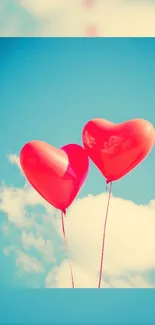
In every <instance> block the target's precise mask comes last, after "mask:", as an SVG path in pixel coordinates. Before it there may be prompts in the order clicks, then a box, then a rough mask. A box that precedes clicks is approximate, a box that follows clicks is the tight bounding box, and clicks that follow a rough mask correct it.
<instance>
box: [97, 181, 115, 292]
mask: <svg viewBox="0 0 155 325" xmlns="http://www.w3.org/2000/svg"><path fill="white" fill-rule="evenodd" d="M106 189H107V186H106ZM111 192H112V182H110V190H109V196H108V203H107V210H106V216H105V221H104V229H103V239H102V250H101V262H100V273H99V282H98V288H101V280H102V268H103V259H104V246H105V236H106V225H107V219H108V211H109V204H110V197H111Z"/></svg>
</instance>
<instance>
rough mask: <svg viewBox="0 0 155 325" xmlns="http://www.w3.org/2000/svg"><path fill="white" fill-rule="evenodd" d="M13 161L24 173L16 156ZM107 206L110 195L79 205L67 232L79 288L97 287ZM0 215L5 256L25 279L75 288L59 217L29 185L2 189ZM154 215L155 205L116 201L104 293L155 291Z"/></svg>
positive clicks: (70, 213)
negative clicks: (112, 289)
mask: <svg viewBox="0 0 155 325" xmlns="http://www.w3.org/2000/svg"><path fill="white" fill-rule="evenodd" d="M8 158H9V161H10V163H12V164H16V165H17V166H18V167H19V159H18V157H17V156H16V155H10V156H9V157H8ZM13 168H15V167H14V166H12V169H13ZM106 204H107V193H102V194H100V195H96V196H94V195H88V196H87V197H84V198H80V199H79V198H78V199H76V200H75V202H74V203H73V204H72V206H71V207H70V209H69V210H68V217H67V218H66V232H67V236H68V244H69V248H70V253H71V258H72V261H73V270H74V277H75V286H76V287H88V288H89V287H90V288H91V287H94V288H95V287H97V280H98V270H99V261H100V248H101V238H102V231H103V221H104V212H105V211H104V208H103V207H106ZM0 211H1V212H3V213H4V218H3V224H2V227H1V231H2V233H3V235H4V240H5V242H6V247H5V249H4V254H5V256H6V258H10V256H13V257H14V265H15V266H16V268H18V271H19V270H20V272H22V276H23V279H24V276H25V274H27V273H29V274H35V273H37V274H40V282H38V284H37V286H38V287H39V286H41V279H42V281H43V283H44V284H43V285H44V286H45V287H70V286H71V283H70V273H69V268H68V261H67V260H66V256H65V251H64V246H63V238H62V234H61V224H60V222H61V220H60V218H59V212H57V211H56V210H55V209H54V208H53V207H51V206H50V205H49V204H48V203H46V201H44V200H43V199H42V198H41V197H40V196H39V195H38V194H37V193H36V192H35V191H34V190H33V189H32V188H31V187H30V186H29V185H28V184H26V185H25V186H24V187H21V188H15V187H13V186H10V185H5V183H3V184H2V185H1V191H0ZM154 215H155V200H153V201H151V202H149V203H148V205H137V204H135V203H133V202H132V201H128V200H124V199H121V198H117V197H113V196H112V199H111V205H110V209H109V219H108V225H107V234H106V247H105V260H104V272H103V273H104V275H103V282H102V286H103V287H152V286H154V284H153V282H151V277H150V276H149V277H148V274H151V272H152V271H154V269H155V254H154V252H155V236H154V229H155V218H154ZM17 230H18V236H17ZM8 239H9V240H8ZM58 255H59V256H61V258H60V260H59V261H58V259H57V256H58ZM10 272H12V270H10ZM23 285H24V282H23ZM27 286H30V287H33V284H32V283H27ZM34 286H35V285H34Z"/></svg>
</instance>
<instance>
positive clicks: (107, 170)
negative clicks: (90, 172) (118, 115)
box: [82, 118, 155, 182]
mask: <svg viewBox="0 0 155 325" xmlns="http://www.w3.org/2000/svg"><path fill="white" fill-rule="evenodd" d="M82 138H83V144H84V147H85V149H86V151H87V153H88V156H89V157H90V158H91V159H92V161H93V162H94V164H95V165H96V166H97V167H98V168H99V170H100V171H101V173H102V174H103V176H104V177H105V178H106V179H107V182H112V181H116V180H118V179H120V178H121V177H123V176H124V175H126V174H127V173H128V172H130V171H131V170H132V169H133V168H134V167H136V166H137V165H138V164H139V163H140V162H141V161H142V160H143V159H144V158H145V157H146V156H147V155H148V154H149V152H150V151H151V149H152V147H153V145H154V141H155V130H154V127H153V126H152V124H151V123H150V122H148V121H145V120H143V119H135V120H130V121H127V122H124V123H121V124H114V123H112V122H109V121H106V120H104V119H101V118H97V119H93V120H91V121H89V122H88V123H87V124H86V125H85V127H84V129H83V134H82Z"/></svg>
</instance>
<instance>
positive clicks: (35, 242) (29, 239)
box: [21, 231, 55, 262]
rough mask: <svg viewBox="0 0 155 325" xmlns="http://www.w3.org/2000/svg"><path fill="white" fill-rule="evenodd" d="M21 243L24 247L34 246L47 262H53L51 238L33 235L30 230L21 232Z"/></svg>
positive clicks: (28, 248)
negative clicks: (46, 238)
mask: <svg viewBox="0 0 155 325" xmlns="http://www.w3.org/2000/svg"><path fill="white" fill-rule="evenodd" d="M21 237H22V243H23V246H24V248H25V249H27V250H30V249H31V248H35V249H36V250H38V251H39V252H40V253H42V254H43V256H44V258H45V260H46V261H47V262H55V257H54V252H53V244H52V241H51V240H45V239H44V238H43V237H42V236H37V237H36V236H34V234H33V233H32V232H30V233H28V232H26V231H23V232H22V235H21Z"/></svg>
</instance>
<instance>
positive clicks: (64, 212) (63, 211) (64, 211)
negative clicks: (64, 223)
mask: <svg viewBox="0 0 155 325" xmlns="http://www.w3.org/2000/svg"><path fill="white" fill-rule="evenodd" d="M62 213H63V214H64V216H65V217H66V210H65V209H63V210H62Z"/></svg>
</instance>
